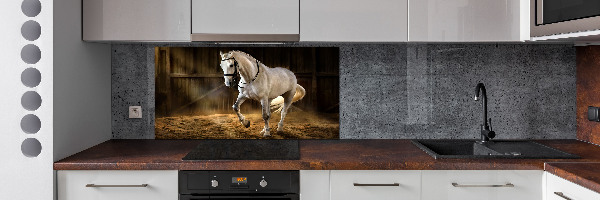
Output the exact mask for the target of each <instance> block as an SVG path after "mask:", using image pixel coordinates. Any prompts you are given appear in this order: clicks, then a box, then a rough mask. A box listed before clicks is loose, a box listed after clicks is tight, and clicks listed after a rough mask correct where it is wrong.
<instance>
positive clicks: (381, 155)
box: [54, 139, 600, 170]
mask: <svg viewBox="0 0 600 200" xmlns="http://www.w3.org/2000/svg"><path fill="white" fill-rule="evenodd" d="M199 142H200V141H199V140H109V141H106V142H104V143H102V144H99V145H97V146H94V147H92V148H89V149H87V150H85V151H82V152H80V153H77V154H75V155H72V156H70V157H67V158H65V159H63V160H60V161H58V162H56V163H54V169H55V170H542V169H544V163H546V162H600V147H598V146H596V145H593V144H589V143H586V142H582V141H578V140H536V142H539V143H541V144H544V145H548V146H550V147H554V148H556V149H559V150H562V151H566V152H569V153H573V154H577V155H579V156H581V157H582V158H581V159H563V160H560V159H438V160H435V159H434V158H433V157H431V156H429V155H427V154H426V153H425V152H424V151H422V150H421V149H419V148H418V147H416V146H415V145H413V144H412V143H411V141H410V140H388V139H371V140H346V139H342V140H301V141H300V160H198V161H183V160H181V158H183V157H184V156H185V155H186V154H187V153H188V152H189V151H191V150H192V149H194V147H196V145H197V144H198V143H199Z"/></svg>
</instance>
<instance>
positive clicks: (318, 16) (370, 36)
mask: <svg viewBox="0 0 600 200" xmlns="http://www.w3.org/2000/svg"><path fill="white" fill-rule="evenodd" d="M407 7H408V0H373V1H361V0H302V1H301V2H300V41H340V42H405V41H407V36H408V8H407Z"/></svg>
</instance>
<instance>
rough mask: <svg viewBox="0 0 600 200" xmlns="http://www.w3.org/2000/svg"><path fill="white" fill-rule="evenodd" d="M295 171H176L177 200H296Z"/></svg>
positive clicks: (297, 196) (297, 176) (296, 178)
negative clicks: (177, 175) (177, 179)
mask: <svg viewBox="0 0 600 200" xmlns="http://www.w3.org/2000/svg"><path fill="white" fill-rule="evenodd" d="M299 176H300V175H299V172H298V171H179V199H180V200H201V199H202V200H204V199H220V200H238V199H269V200H299V199H300V196H299V191H300V183H299V181H300V177H299Z"/></svg>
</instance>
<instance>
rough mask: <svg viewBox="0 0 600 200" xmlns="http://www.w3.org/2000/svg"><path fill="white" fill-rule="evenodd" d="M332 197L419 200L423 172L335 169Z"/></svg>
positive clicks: (333, 199) (357, 199)
mask: <svg viewBox="0 0 600 200" xmlns="http://www.w3.org/2000/svg"><path fill="white" fill-rule="evenodd" d="M330 177H331V179H330V190H331V200H388V199H389V200H392V199H403V200H418V199H420V198H421V197H420V196H421V171H411V170H405V171H399V170H398V171H397V170H394V171H384V170H376V171H370V170H361V171H346V170H333V171H331V176H330Z"/></svg>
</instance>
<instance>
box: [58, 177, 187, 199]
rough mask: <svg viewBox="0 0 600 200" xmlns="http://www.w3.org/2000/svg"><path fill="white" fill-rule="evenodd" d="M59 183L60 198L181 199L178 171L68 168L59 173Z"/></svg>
mask: <svg viewBox="0 0 600 200" xmlns="http://www.w3.org/2000/svg"><path fill="white" fill-rule="evenodd" d="M57 183H58V186H57V191H58V200H82V199H88V200H131V199H144V200H177V199H178V198H179V195H178V194H179V193H178V187H177V186H178V181H177V171H176V170H155V171H151V170H146V171H138V170H114V171H106V170H65V171H58V172H57ZM89 184H94V185H95V187H90V186H88V185H89ZM142 184H147V185H146V186H145V187H140V186H141V185H142Z"/></svg>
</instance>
